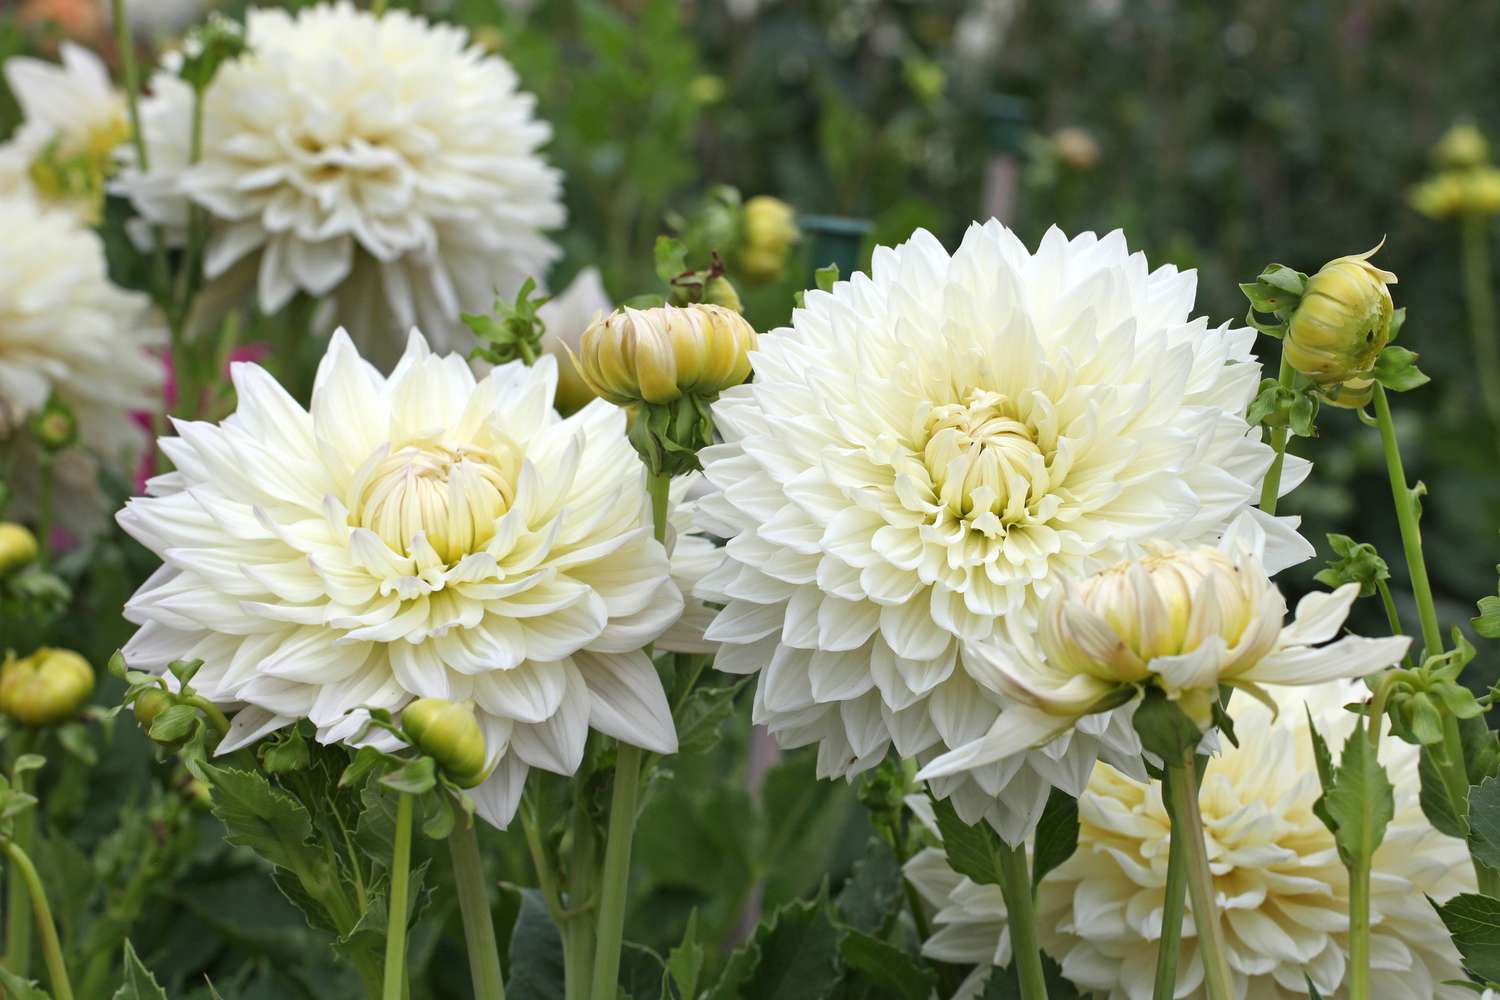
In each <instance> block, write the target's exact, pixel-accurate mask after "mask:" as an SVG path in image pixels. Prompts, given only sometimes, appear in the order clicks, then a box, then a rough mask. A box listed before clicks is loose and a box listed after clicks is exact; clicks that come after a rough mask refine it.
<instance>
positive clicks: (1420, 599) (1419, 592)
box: [1374, 383, 1443, 658]
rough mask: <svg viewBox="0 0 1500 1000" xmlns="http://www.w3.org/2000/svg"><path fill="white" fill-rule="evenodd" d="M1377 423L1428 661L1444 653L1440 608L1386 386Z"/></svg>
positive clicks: (1378, 393) (1380, 389) (1378, 397)
mask: <svg viewBox="0 0 1500 1000" xmlns="http://www.w3.org/2000/svg"><path fill="white" fill-rule="evenodd" d="M1374 400H1375V420H1376V423H1377V424H1378V425H1379V427H1380V444H1381V447H1382V448H1383V450H1384V451H1385V470H1386V474H1387V475H1388V476H1389V477H1390V481H1391V499H1392V501H1394V503H1395V506H1396V524H1397V526H1398V527H1399V528H1400V529H1401V551H1402V553H1403V554H1404V555H1405V556H1406V570H1407V573H1408V574H1409V575H1410V577H1411V589H1412V595H1413V596H1414V597H1415V598H1416V601H1417V615H1418V617H1419V618H1420V619H1421V622H1422V645H1423V646H1424V647H1425V648H1424V649H1423V656H1424V658H1425V657H1427V656H1435V655H1437V654H1438V653H1441V652H1442V651H1443V633H1442V630H1441V629H1440V628H1439V627H1438V619H1437V607H1436V605H1434V604H1433V600H1432V584H1431V583H1429V582H1428V580H1427V562H1426V560H1425V559H1424V558H1423V556H1422V531H1421V529H1420V528H1419V527H1418V525H1417V508H1416V495H1415V493H1414V492H1413V491H1412V489H1411V487H1410V486H1408V485H1407V483H1406V470H1405V469H1404V468H1403V467H1402V465H1401V448H1400V446H1398V445H1397V443H1396V425H1395V422H1394V421H1393V420H1392V419H1391V404H1390V401H1389V400H1388V399H1387V398H1386V394H1385V386H1383V385H1380V384H1378V383H1377V384H1376V386H1375V396H1374Z"/></svg>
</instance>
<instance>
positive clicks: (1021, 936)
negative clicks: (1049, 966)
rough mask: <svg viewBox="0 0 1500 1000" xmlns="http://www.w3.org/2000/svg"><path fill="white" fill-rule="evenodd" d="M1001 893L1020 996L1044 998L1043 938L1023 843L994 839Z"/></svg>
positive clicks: (1029, 998) (1033, 998)
mask: <svg viewBox="0 0 1500 1000" xmlns="http://www.w3.org/2000/svg"><path fill="white" fill-rule="evenodd" d="M996 844H997V845H998V846H997V848H996V851H995V863H996V867H998V868H999V869H1000V894H1001V895H1002V896H1004V897H1005V915H1006V916H1005V919H1006V924H1007V925H1008V926H1009V927H1010V953H1011V961H1012V962H1014V963H1015V967H1016V978H1017V979H1018V980H1019V981H1020V983H1021V1000H1047V978H1046V975H1045V974H1044V973H1043V971H1042V938H1041V934H1040V933H1039V932H1038V930H1037V924H1036V898H1035V897H1034V896H1033V895H1032V894H1031V866H1030V865H1028V864H1027V863H1026V845H1025V844H1022V845H1021V846H1020V847H1011V846H1010V845H1009V844H1007V843H1005V841H1003V840H996Z"/></svg>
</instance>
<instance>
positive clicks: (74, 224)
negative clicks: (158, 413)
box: [0, 193, 165, 472]
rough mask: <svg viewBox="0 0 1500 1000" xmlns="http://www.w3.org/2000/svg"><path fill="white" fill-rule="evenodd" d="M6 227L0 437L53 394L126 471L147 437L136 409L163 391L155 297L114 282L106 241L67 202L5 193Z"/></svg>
mask: <svg viewBox="0 0 1500 1000" xmlns="http://www.w3.org/2000/svg"><path fill="white" fill-rule="evenodd" d="M0 233H4V234H5V238H4V239H0V438H4V437H6V436H8V435H10V434H12V433H15V432H16V431H17V430H18V429H19V428H20V427H21V426H22V424H23V422H24V421H25V420H26V419H27V418H28V417H30V416H31V415H32V414H34V413H36V412H37V411H38V410H40V409H41V408H42V407H43V406H44V405H45V404H46V403H47V401H48V400H49V399H51V398H52V397H53V396H54V395H55V396H56V397H57V399H59V400H60V401H61V402H63V403H64V404H66V405H67V407H68V408H69V409H70V410H72V412H73V415H74V417H75V418H76V419H77V421H78V433H79V440H80V442H81V443H82V444H83V445H84V446H85V447H86V448H88V449H89V450H90V451H92V452H94V453H95V454H96V455H97V456H99V457H100V458H102V459H104V460H106V461H108V462H110V463H111V464H112V465H113V466H114V467H115V468H117V469H119V470H121V471H122V472H128V471H129V470H130V469H131V468H132V465H133V463H134V460H135V458H136V456H138V455H139V453H140V451H141V449H142V448H143V447H144V446H145V444H146V434H145V432H144V431H142V430H141V429H140V427H139V426H138V425H137V424H136V423H135V422H134V421H132V420H131V418H130V414H131V412H133V411H140V410H152V409H155V408H156V407H157V406H158V405H159V402H160V398H161V384H162V374H163V370H162V364H161V360H160V359H159V358H157V357H156V356H154V355H152V354H151V353H150V349H151V348H153V347H156V346H158V345H159V344H161V343H162V342H163V341H164V340H165V335H164V332H163V330H162V328H161V327H160V326H159V325H158V324H157V322H156V319H155V315H154V313H153V311H152V308H151V304H150V302H149V301H148V300H147V298H146V296H144V295H140V294H137V293H135V292H128V291H125V290H123V289H121V288H119V287H117V286H115V285H114V284H112V283H111V282H110V280H109V274H108V269H107V266H106V264H105V259H104V243H103V241H102V240H100V238H99V236H98V234H96V233H94V232H93V231H92V230H90V229H88V228H86V227H85V226H84V225H83V224H82V223H80V222H79V220H78V219H77V218H76V217H74V216H73V215H72V214H70V213H68V212H66V211H63V210H61V209H56V208H49V207H46V206H44V205H41V204H39V203H38V202H37V201H35V200H34V199H33V198H31V197H29V196H26V195H21V194H14V193H12V194H6V195H0Z"/></svg>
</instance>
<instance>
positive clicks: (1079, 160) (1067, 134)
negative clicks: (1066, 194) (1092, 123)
mask: <svg viewBox="0 0 1500 1000" xmlns="http://www.w3.org/2000/svg"><path fill="white" fill-rule="evenodd" d="M1052 150H1053V152H1055V153H1056V154H1057V158H1058V159H1059V160H1061V161H1062V162H1063V163H1064V164H1065V165H1066V166H1068V167H1070V168H1072V169H1073V170H1092V169H1093V167H1094V165H1095V164H1096V163H1098V162H1099V143H1098V142H1096V141H1095V140H1094V137H1093V135H1092V134H1091V133H1090V132H1089V131H1088V129H1083V128H1079V127H1078V126H1076V125H1068V126H1065V127H1064V128H1060V129H1058V130H1057V131H1056V132H1054V133H1052Z"/></svg>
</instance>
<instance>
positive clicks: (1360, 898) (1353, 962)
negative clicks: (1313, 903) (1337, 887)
mask: <svg viewBox="0 0 1500 1000" xmlns="http://www.w3.org/2000/svg"><path fill="white" fill-rule="evenodd" d="M1349 1000H1370V859H1369V858H1363V859H1361V860H1358V861H1356V862H1355V863H1354V864H1352V865H1350V866H1349Z"/></svg>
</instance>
